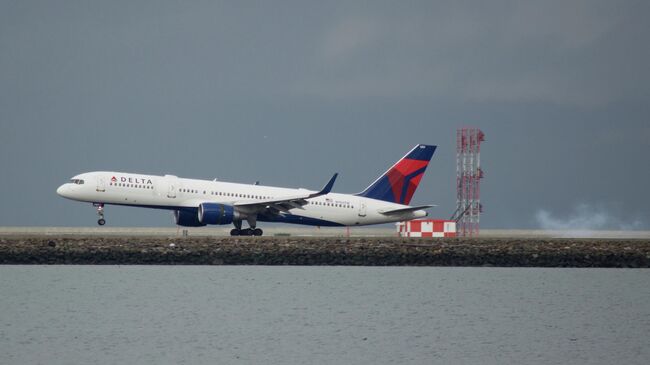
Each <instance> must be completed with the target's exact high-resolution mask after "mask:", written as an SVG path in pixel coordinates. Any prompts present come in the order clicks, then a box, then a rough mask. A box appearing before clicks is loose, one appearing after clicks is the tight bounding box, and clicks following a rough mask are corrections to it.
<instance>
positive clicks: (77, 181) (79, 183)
mask: <svg viewBox="0 0 650 365" xmlns="http://www.w3.org/2000/svg"><path fill="white" fill-rule="evenodd" d="M70 182H71V183H73V184H77V185H82V184H83V183H84V181H83V180H81V179H72V180H70Z"/></svg>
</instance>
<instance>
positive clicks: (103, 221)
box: [93, 203, 106, 226]
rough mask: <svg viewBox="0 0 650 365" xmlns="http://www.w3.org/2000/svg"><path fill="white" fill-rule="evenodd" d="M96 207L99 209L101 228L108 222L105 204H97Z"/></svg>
mask: <svg viewBox="0 0 650 365" xmlns="http://www.w3.org/2000/svg"><path fill="white" fill-rule="evenodd" d="M93 205H94V206H96V207H97V215H99V219H98V220H97V224H99V225H100V226H103V225H104V224H106V220H105V219H104V204H103V203H96V204H93Z"/></svg>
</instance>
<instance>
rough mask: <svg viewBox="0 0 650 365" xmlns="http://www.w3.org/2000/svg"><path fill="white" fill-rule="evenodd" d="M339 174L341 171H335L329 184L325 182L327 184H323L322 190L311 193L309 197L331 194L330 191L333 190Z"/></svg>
mask: <svg viewBox="0 0 650 365" xmlns="http://www.w3.org/2000/svg"><path fill="white" fill-rule="evenodd" d="M338 176H339V173H338V172H337V173H335V174H334V176H332V178H331V179H330V181H328V182H327V184H325V186H323V189H321V191H319V192H317V193H313V194H311V195H309V197H310V198H315V197H317V196H321V195H327V194H329V193H330V191H332V187H333V186H334V182H335V181H336V178H337V177H338Z"/></svg>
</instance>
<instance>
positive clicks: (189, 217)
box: [174, 210, 205, 227]
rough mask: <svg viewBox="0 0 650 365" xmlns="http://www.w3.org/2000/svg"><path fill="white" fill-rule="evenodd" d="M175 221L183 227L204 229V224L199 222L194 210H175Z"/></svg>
mask: <svg viewBox="0 0 650 365" xmlns="http://www.w3.org/2000/svg"><path fill="white" fill-rule="evenodd" d="M174 220H175V221H176V224H177V225H179V226H183V227H203V226H205V224H204V223H201V222H199V220H198V218H197V217H196V213H194V211H192V210H175V211H174Z"/></svg>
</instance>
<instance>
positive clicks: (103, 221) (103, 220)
mask: <svg viewBox="0 0 650 365" xmlns="http://www.w3.org/2000/svg"><path fill="white" fill-rule="evenodd" d="M97 224H99V225H100V226H103V225H104V224H106V220H105V219H104V218H100V219H99V220H98V221H97Z"/></svg>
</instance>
